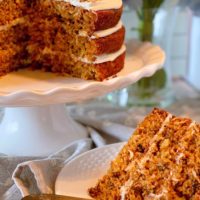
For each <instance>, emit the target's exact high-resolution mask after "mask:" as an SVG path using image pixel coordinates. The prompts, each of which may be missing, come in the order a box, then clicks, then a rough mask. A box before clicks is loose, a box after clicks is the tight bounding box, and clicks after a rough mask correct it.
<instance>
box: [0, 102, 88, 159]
mask: <svg viewBox="0 0 200 200" xmlns="http://www.w3.org/2000/svg"><path fill="white" fill-rule="evenodd" d="M0 130H1V131H0V153H3V154H6V155H9V156H37V157H38V156H47V155H49V154H51V153H53V152H56V151H58V150H60V149H61V148H62V147H64V146H66V145H67V144H69V143H70V142H73V141H75V140H78V139H82V138H86V137H87V136H88V134H87V131H86V129H84V127H82V126H81V125H79V124H77V123H76V122H75V121H74V120H73V119H72V118H71V117H70V116H69V115H68V114H67V112H66V109H65V105H64V104H63V105H51V106H41V107H17V108H6V109H5V111H4V116H3V119H2V122H1V124H0Z"/></svg>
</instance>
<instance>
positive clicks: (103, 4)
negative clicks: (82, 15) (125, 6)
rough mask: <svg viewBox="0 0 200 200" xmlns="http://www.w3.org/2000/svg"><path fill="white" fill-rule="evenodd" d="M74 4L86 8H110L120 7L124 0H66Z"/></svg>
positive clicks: (95, 9)
mask: <svg viewBox="0 0 200 200" xmlns="http://www.w3.org/2000/svg"><path fill="white" fill-rule="evenodd" d="M64 1H65V2H69V3H70V4H72V5H73V6H78V7H82V8H84V9H86V10H93V11H98V10H109V9H119V8H121V6H122V0H64Z"/></svg>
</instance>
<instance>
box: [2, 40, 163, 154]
mask: <svg viewBox="0 0 200 200" xmlns="http://www.w3.org/2000/svg"><path fill="white" fill-rule="evenodd" d="M130 44H134V45H133V46H130V47H129V48H128V50H127V57H126V62H125V67H124V69H123V70H122V71H121V72H120V73H118V74H117V76H116V77H115V78H110V79H108V80H105V81H103V82H97V81H85V80H80V79H76V78H69V77H68V78H66V77H61V76H57V75H55V74H52V73H44V72H41V71H34V72H32V71H29V70H21V71H18V72H15V73H11V74H9V75H7V76H3V77H1V78H0V106H1V107H6V108H5V110H4V115H3V119H2V121H1V123H0V153H4V154H6V155H11V156H37V157H38V156H47V155H49V154H51V153H53V152H56V151H57V150H59V149H61V148H62V147H64V146H66V145H67V144H69V143H71V142H72V141H75V140H79V139H82V138H86V137H87V136H88V134H87V131H86V129H84V127H82V126H81V125H79V124H77V123H76V122H75V121H74V120H73V119H71V118H70V116H69V115H67V112H66V109H65V105H64V104H63V103H76V102H80V101H84V100H87V99H91V98H95V97H97V96H102V95H105V94H106V93H109V92H111V91H113V90H116V89H120V88H123V87H127V86H128V85H130V84H132V83H135V82H136V81H138V80H139V79H141V78H143V77H148V76H151V75H153V74H154V73H155V72H156V71H157V70H158V69H160V67H161V66H162V65H163V63H164V60H165V54H164V52H163V51H162V49H160V47H158V46H154V45H152V44H150V43H136V42H134V43H130Z"/></svg>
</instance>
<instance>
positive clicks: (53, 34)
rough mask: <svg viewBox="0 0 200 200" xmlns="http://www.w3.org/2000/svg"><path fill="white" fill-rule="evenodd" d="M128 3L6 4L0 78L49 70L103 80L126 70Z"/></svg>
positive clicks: (14, 0) (1, 18) (1, 6)
mask: <svg viewBox="0 0 200 200" xmlns="http://www.w3.org/2000/svg"><path fill="white" fill-rule="evenodd" d="M122 7H123V6H122V0H111V1H106V0H1V1H0V75H4V74H7V73H9V72H11V71H14V70H17V69H20V68H27V67H29V68H31V69H43V70H45V71H51V72H55V73H61V74H65V73H67V74H70V75H72V76H74V77H79V78H83V79H94V80H98V81H102V80H104V79H105V78H107V77H109V76H112V75H114V74H116V73H117V72H119V71H120V70H121V69H122V68H123V66H124V59H125V50H126V48H125V46H124V44H123V43H124V35H125V28H124V26H123V24H122V22H121V21H120V18H121V14H122Z"/></svg>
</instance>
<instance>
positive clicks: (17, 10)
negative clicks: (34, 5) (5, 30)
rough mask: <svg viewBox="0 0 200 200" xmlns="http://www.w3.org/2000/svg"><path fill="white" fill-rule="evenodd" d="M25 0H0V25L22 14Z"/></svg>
mask: <svg viewBox="0 0 200 200" xmlns="http://www.w3.org/2000/svg"><path fill="white" fill-rule="evenodd" d="M26 6H27V5H26V0H17V1H14V0H1V1H0V26H1V25H5V24H9V23H10V22H11V21H13V20H15V19H16V18H21V17H23V16H24V14H25V11H26Z"/></svg>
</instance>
